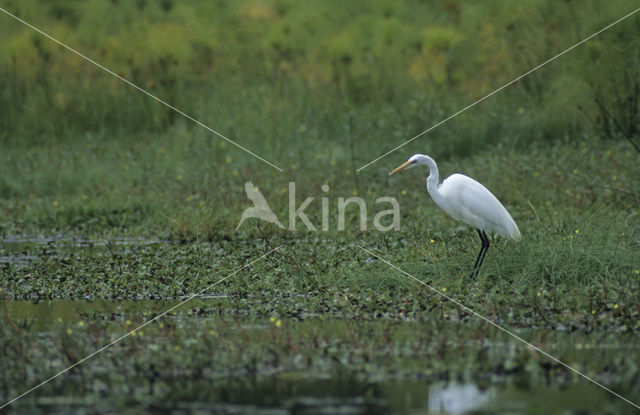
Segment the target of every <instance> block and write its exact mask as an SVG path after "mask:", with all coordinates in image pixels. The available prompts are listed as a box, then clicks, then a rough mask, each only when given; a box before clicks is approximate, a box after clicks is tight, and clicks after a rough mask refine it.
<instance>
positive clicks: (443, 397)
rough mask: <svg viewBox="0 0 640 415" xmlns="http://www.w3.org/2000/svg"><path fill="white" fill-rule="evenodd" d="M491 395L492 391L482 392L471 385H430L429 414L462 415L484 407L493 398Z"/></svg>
mask: <svg viewBox="0 0 640 415" xmlns="http://www.w3.org/2000/svg"><path fill="white" fill-rule="evenodd" d="M493 395H494V392H493V391H492V390H490V389H488V390H486V391H484V392H483V391H481V390H480V389H478V387H477V386H476V385H474V384H473V383H465V384H464V385H460V384H456V383H451V384H448V385H446V384H445V385H442V384H437V385H432V386H431V387H430V388H429V412H432V413H434V414H439V413H446V414H451V415H460V414H464V413H466V412H468V411H470V410H472V409H477V408H479V407H481V406H483V405H486V404H487V403H489V402H490V400H491V399H492V398H493Z"/></svg>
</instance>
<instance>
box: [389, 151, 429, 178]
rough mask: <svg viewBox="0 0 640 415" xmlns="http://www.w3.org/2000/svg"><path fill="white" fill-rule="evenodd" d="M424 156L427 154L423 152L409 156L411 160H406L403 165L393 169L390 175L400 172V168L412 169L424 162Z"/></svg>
mask: <svg viewBox="0 0 640 415" xmlns="http://www.w3.org/2000/svg"><path fill="white" fill-rule="evenodd" d="M424 157H426V156H424V155H422V154H414V155H413V156H411V157H409V160H407V161H405V162H404V163H402V164H401V165H399V166H398V167H396V168H395V169H393V170H392V171H391V173H389V176H391V175H392V174H394V173H397V172H399V171H400V170H405V169H412V168H414V167H416V166H417V165H418V164H422V163H421V161H422V159H423V158H424Z"/></svg>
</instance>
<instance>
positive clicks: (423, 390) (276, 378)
mask: <svg viewBox="0 0 640 415" xmlns="http://www.w3.org/2000/svg"><path fill="white" fill-rule="evenodd" d="M179 301H180V300H177V301H154V300H145V301H119V302H114V301H92V302H85V301H60V300H58V301H45V302H40V303H31V302H29V301H6V300H5V301H2V303H3V304H2V319H4V320H7V319H8V320H11V321H27V322H29V324H27V325H26V327H27V328H28V329H29V330H32V331H35V332H43V333H45V332H47V331H49V330H50V329H51V327H52V326H53V325H56V324H75V323H78V322H80V321H89V320H90V319H91V318H92V316H95V315H106V314H111V315H113V314H115V315H118V316H128V315H132V314H133V313H136V312H138V313H140V312H142V311H144V312H147V313H149V314H148V315H149V316H150V315H155V314H157V313H159V312H162V311H164V310H166V309H167V308H170V307H171V306H173V305H175V304H177V303H178V302H179ZM218 301H226V297H225V296H215V295H212V296H209V297H208V298H206V299H198V300H194V302H197V303H199V305H202V304H207V305H209V306H211V305H212V304H214V303H215V302H218ZM195 305H197V304H190V307H193V306H195ZM189 311H190V308H189V307H185V308H183V309H177V310H176V314H175V315H174V316H173V318H181V316H183V315H187V314H188V313H189ZM147 318H148V317H147ZM210 318H213V317H210ZM194 319H195V320H198V319H200V320H203V319H207V317H206V316H205V317H200V316H194V315H193V313H192V314H189V318H188V319H187V320H188V321H190V322H193V321H194ZM225 319H227V320H232V321H233V322H234V323H235V324H237V330H240V331H252V332H257V333H262V332H268V330H269V327H268V325H269V323H268V322H262V323H261V322H260V321H258V322H256V319H249V318H247V317H240V316H225ZM343 323H344V322H342V321H332V322H331V325H330V326H329V327H330V329H335V328H336V327H339V326H340V325H341V324H343ZM196 324H197V323H196ZM296 324H297V325H299V326H305V327H307V328H308V329H315V330H321V331H322V330H325V331H326V330H327V327H326V326H323V324H326V322H324V323H322V322H320V321H317V322H316V321H314V320H310V321H302V322H298V323H296ZM344 324H347V323H344ZM358 324H363V325H379V324H381V322H377V321H369V322H367V321H362V322H361V323H358ZM385 324H387V323H385ZM430 327H431V328H430ZM433 327H434V326H429V325H425V326H421V327H420V329H424V330H430V329H433ZM441 330H447V328H446V327H444V328H441ZM236 332H237V331H236ZM519 335H522V336H524V337H526V338H527V339H530V340H531V341H532V342H534V343H535V344H545V345H546V346H545V348H546V350H547V351H548V352H549V353H551V354H556V353H559V352H562V353H563V355H564V356H569V357H570V358H571V359H572V360H575V361H584V360H585V359H587V360H588V359H589V358H591V357H592V358H598V359H605V360H606V359H614V358H615V356H616V354H619V353H629V352H633V353H637V350H638V347H639V342H638V339H639V337H638V336H637V335H626V336H625V337H624V339H623V340H621V339H620V338H619V337H620V336H619V335H617V334H615V333H613V334H612V333H592V334H584V333H566V332H557V331H556V332H550V331H545V330H522V331H521V332H519ZM550 339H552V341H550ZM474 341H476V340H473V341H471V343H473V342H474ZM465 342H466V343H465ZM469 342H470V341H469V339H467V340H462V339H461V344H463V343H465V346H468V344H469ZM488 342H489V343H490V347H491V349H493V350H496V351H498V352H499V351H500V350H507V348H509V347H514V343H512V342H510V341H509V339H508V338H507V339H505V340H504V341H498V340H496V339H493V340H491V341H488ZM551 345H553V346H551ZM567 350H569V351H571V352H570V353H569V354H567ZM532 353H533V351H532ZM460 357H461V358H463V356H460ZM443 364H445V365H446V362H443ZM590 375H592V376H593V375H594V374H590ZM615 389H616V391H617V392H619V393H621V394H623V395H627V394H629V393H632V391H633V389H634V388H633V387H632V385H616V386H615ZM43 392H45V390H44V389H43V390H41V391H38V392H35V393H34V394H33V396H32V397H31V398H30V399H29V400H26V399H25V401H24V402H22V403H21V404H20V405H16V406H15V407H14V408H13V410H12V413H31V412H36V413H68V412H76V413H81V412H86V413H106V412H112V411H114V410H115V411H121V410H122V408H120V407H117V408H115V407H112V406H111V405H110V400H109V394H108V393H107V394H106V395H105V396H103V397H102V398H103V399H99V400H96V399H95V397H93V398H89V397H86V398H85V397H83V396H82V395H80V396H78V395H77V390H76V392H75V393H71V392H70V394H69V395H64V394H63V395H58V396H49V395H47V394H46V393H43ZM629 397H630V398H632V397H631V396H629ZM130 409H131V412H133V413H171V414H183V413H184V414H187V413H231V414H254V413H255V414H365V413H367V414H368V413H373V414H377V413H379V414H386V413H399V414H414V413H416V414H417V413H427V414H452V415H458V414H460V415H461V414H466V413H475V414H481V413H496V412H500V413H504V412H508V413H523V412H526V413H541V414H542V413H545V414H546V413H557V412H562V413H585V414H588V413H633V407H631V406H630V405H628V404H626V403H624V402H622V401H621V400H619V399H618V398H615V397H614V396H612V395H611V394H609V393H608V392H606V391H605V390H603V389H600V388H598V387H597V386H595V385H593V384H591V383H590V382H588V381H586V380H584V381H582V380H580V381H578V382H574V383H571V384H569V385H565V386H563V387H560V388H559V387H547V386H545V385H538V384H537V385H530V384H528V382H527V380H526V377H525V378H523V377H522V374H520V375H518V376H517V377H514V378H510V377H509V376H506V378H505V377H504V376H503V377H501V378H500V379H496V380H495V381H492V380H491V379H488V380H486V381H483V383H482V384H480V383H478V382H474V381H470V380H455V381H450V382H439V381H433V380H420V379H402V378H400V379H394V378H393V377H387V378H377V379H363V378H362V377H361V376H356V375H354V373H352V372H350V371H343V372H341V371H338V372H334V373H333V374H329V375H327V376H324V377H318V376H317V374H316V375H314V376H309V374H308V373H304V372H297V371H292V372H285V373H281V372H277V371H276V372H274V373H271V374H263V375H260V376H250V377H247V376H237V377H233V378H222V379H220V380H214V381H212V380H210V379H209V380H206V381H205V380H203V381H198V380H187V379H184V380H179V381H178V382H177V383H176V384H175V385H173V386H172V389H171V391H170V392H169V394H168V397H166V399H164V400H163V401H162V402H154V403H153V404H152V405H150V406H144V407H132V408H130Z"/></svg>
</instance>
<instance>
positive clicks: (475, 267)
mask: <svg viewBox="0 0 640 415" xmlns="http://www.w3.org/2000/svg"><path fill="white" fill-rule="evenodd" d="M476 230H477V231H478V236H479V237H480V242H481V243H482V246H481V247H480V252H478V258H476V263H475V264H473V271H471V275H470V277H471V278H473V277H475V276H476V275H478V269H479V268H480V265H482V260H483V259H484V254H485V252H486V250H487V248H488V245H487V244H488V240H487V239H485V237H486V234H484V231H481V230H480V229H476Z"/></svg>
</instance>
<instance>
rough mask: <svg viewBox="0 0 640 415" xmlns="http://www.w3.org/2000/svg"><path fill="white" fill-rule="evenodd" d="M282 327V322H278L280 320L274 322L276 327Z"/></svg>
mask: <svg viewBox="0 0 640 415" xmlns="http://www.w3.org/2000/svg"><path fill="white" fill-rule="evenodd" d="M280 326H282V321H280V319H278V321H276V327H280Z"/></svg>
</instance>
